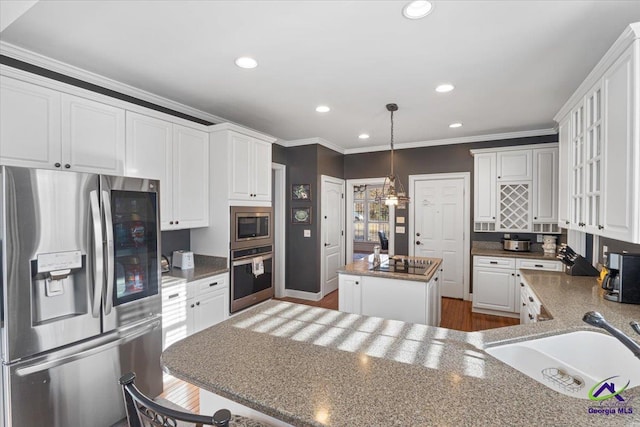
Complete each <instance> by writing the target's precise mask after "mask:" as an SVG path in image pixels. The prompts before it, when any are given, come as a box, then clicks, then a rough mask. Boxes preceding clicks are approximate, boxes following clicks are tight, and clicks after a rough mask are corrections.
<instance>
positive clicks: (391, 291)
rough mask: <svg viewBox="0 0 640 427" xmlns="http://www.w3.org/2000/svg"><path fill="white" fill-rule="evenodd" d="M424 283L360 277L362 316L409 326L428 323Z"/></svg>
mask: <svg viewBox="0 0 640 427" xmlns="http://www.w3.org/2000/svg"><path fill="white" fill-rule="evenodd" d="M427 287H428V284H427V283H424V282H414V281H409V280H393V279H382V278H378V277H363V283H362V314H364V315H366V316H376V317H382V318H385V319H393V320H402V321H403V322H410V323H423V324H426V323H427V309H428V302H427Z"/></svg>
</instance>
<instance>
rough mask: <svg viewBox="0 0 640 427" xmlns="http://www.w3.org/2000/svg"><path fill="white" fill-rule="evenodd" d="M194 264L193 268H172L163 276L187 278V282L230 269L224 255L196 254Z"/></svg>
mask: <svg viewBox="0 0 640 427" xmlns="http://www.w3.org/2000/svg"><path fill="white" fill-rule="evenodd" d="M193 264H194V268H193V269H190V270H180V269H179V268H172V269H171V270H169V272H168V273H163V274H162V276H163V277H164V276H170V277H177V278H181V279H187V282H191V281H194V280H198V279H204V278H205V277H210V276H215V275H216V274H222V273H226V272H228V271H229V268H228V267H227V258H223V257H216V256H208V255H198V254H194V256H193Z"/></svg>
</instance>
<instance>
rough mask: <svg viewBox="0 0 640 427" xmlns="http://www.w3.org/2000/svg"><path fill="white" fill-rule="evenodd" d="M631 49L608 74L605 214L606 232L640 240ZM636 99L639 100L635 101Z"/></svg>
mask: <svg viewBox="0 0 640 427" xmlns="http://www.w3.org/2000/svg"><path fill="white" fill-rule="evenodd" d="M633 47H634V46H631V47H629V49H628V50H627V51H626V52H625V53H624V54H623V55H622V56H621V57H620V58H619V59H618V60H617V61H616V62H615V63H614V64H613V65H612V66H611V68H609V70H607V72H606V73H605V75H604V80H603V89H604V103H605V105H604V114H605V116H604V120H605V123H604V129H605V147H604V150H605V153H604V173H605V180H604V187H603V190H604V191H603V196H604V204H603V206H604V216H603V226H604V229H603V230H602V234H603V235H604V236H606V237H610V238H613V239H617V240H623V241H627V242H635V243H640V233H639V232H638V227H640V225H639V224H638V222H640V218H639V215H640V214H639V212H638V210H639V207H638V199H639V197H640V196H639V195H638V192H639V191H640V188H639V186H640V183H639V182H638V181H639V180H640V178H639V174H638V167H639V163H640V162H639V161H638V159H639V158H640V155H639V153H638V150H640V135H638V122H639V121H640V119H638V114H640V111H638V109H637V108H638V100H637V99H636V97H634V93H635V91H637V90H638V88H637V87H634V84H638V80H639V79H638V76H637V73H638V72H639V70H637V69H635V67H634V65H635V63H634V61H633V59H634V57H633V50H632V48H633ZM634 99H635V102H634Z"/></svg>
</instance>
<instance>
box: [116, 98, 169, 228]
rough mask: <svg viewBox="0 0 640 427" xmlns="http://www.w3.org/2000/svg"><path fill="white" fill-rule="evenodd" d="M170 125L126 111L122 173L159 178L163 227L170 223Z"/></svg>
mask: <svg viewBox="0 0 640 427" xmlns="http://www.w3.org/2000/svg"><path fill="white" fill-rule="evenodd" d="M172 141H173V128H172V124H171V123H169V122H165V121H164V120H159V119H156V118H153V117H148V116H144V115H142V114H137V113H133V112H130V111H127V143H126V153H127V155H126V162H125V163H126V168H125V175H126V176H133V177H138V178H153V179H159V180H160V220H161V227H162V230H166V229H169V227H170V224H169V222H170V221H171V223H172V224H171V225H173V164H172V161H171V160H172V154H173V153H172V147H173V145H172Z"/></svg>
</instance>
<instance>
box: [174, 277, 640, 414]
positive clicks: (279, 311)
mask: <svg viewBox="0 0 640 427" xmlns="http://www.w3.org/2000/svg"><path fill="white" fill-rule="evenodd" d="M523 277H524V278H525V280H527V282H528V283H529V284H530V285H531V287H532V288H533V290H534V292H535V293H536V294H537V295H538V297H540V299H541V300H542V303H543V304H544V305H545V306H546V307H547V308H548V309H549V311H550V313H551V314H552V315H553V316H554V319H553V320H550V321H547V322H540V323H536V324H530V325H520V326H511V327H507V328H500V329H494V330H488V331H480V332H473V333H465V332H459V331H453V330H449V329H443V328H437V327H429V326H425V325H417V324H408V323H403V322H399V321H393V320H384V319H380V318H375V317H366V316H359V315H354V314H347V313H342V312H337V311H332V310H326V309H322V308H318V307H310V306H302V305H297V304H291V303H285V302H275V301H271V302H267V303H265V304H263V305H260V306H257V307H255V308H252V309H249V310H247V311H246V312H244V313H242V314H240V315H238V316H236V317H233V318H231V319H229V320H227V321H225V322H222V323H220V324H218V325H216V326H214V327H212V328H209V329H207V330H204V331H202V332H200V333H198V334H195V335H192V336H190V337H188V338H187V339H185V340H183V341H181V342H179V343H177V344H174V345H173V346H171V347H170V348H168V349H167V350H166V351H165V352H164V353H163V356H162V362H163V364H164V366H165V368H166V369H167V371H169V372H170V373H171V374H173V375H175V376H177V377H178V378H181V379H183V380H185V381H188V382H190V383H193V384H195V385H197V386H199V387H202V388H203V389H206V390H209V391H211V392H214V393H217V394H219V395H221V396H224V397H226V398H229V399H232V400H234V401H237V402H239V403H241V404H243V405H246V406H248V407H251V408H253V409H256V410H258V411H261V412H264V413H266V414H268V415H271V416H273V417H276V418H278V419H281V420H283V421H285V422H288V423H290V424H292V425H295V426H321V425H330V426H377V425H397V426H425V425H465V426H468V425H482V426H487V425H492V426H497V425H508V426H514V425H554V426H556V425H562V426H576V425H581V426H586V425H594V426H595V425H597V426H602V425H616V426H620V425H633V424H638V423H640V410H638V408H634V409H636V410H635V411H634V413H633V414H624V415H620V414H614V415H609V416H604V415H600V414H589V413H588V408H589V406H591V405H593V404H594V403H593V402H591V401H588V400H582V399H576V398H572V397H568V396H564V395H561V394H559V393H556V392H554V391H552V390H550V389H549V388H547V387H545V386H544V385H542V384H539V383H538V382H536V381H534V380H532V379H530V378H529V377H527V376H525V375H524V374H521V373H520V372H518V371H516V370H515V369H512V368H511V367H509V366H507V365H504V364H503V363H502V362H499V361H498V360H497V359H494V358H493V357H491V356H489V355H488V354H486V353H485V352H484V351H483V349H484V348H486V347H487V346H489V345H492V344H495V343H497V342H501V341H504V340H514V339H523V338H524V337H531V336H533V335H540V336H542V335H549V334H557V333H560V332H567V331H569V330H573V329H592V328H591V327H589V326H588V325H586V324H584V323H582V322H581V320H580V319H581V317H582V314H583V313H584V312H585V311H588V310H592V309H596V310H599V311H600V312H601V313H602V314H603V315H604V316H605V317H606V318H607V319H608V320H610V321H611V323H613V324H614V325H616V326H617V327H619V328H620V329H623V330H625V331H626V332H630V329H629V328H628V326H627V325H626V324H627V323H628V321H629V320H631V319H636V318H637V319H640V306H629V305H623V304H617V303H613V302H609V301H603V300H602V299H601V298H600V296H599V295H600V290H599V289H598V287H597V285H596V282H595V280H594V279H593V278H576V277H570V276H567V275H565V274H564V273H552V272H537V271H523ZM593 357H596V358H601V359H602V360H603V363H606V354H605V353H604V352H603V354H601V355H597V354H594V355H593ZM624 397H625V399H627V401H631V400H632V399H636V400H640V399H638V397H640V387H636V388H634V389H632V390H628V391H625V393H624ZM634 403H635V402H634Z"/></svg>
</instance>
